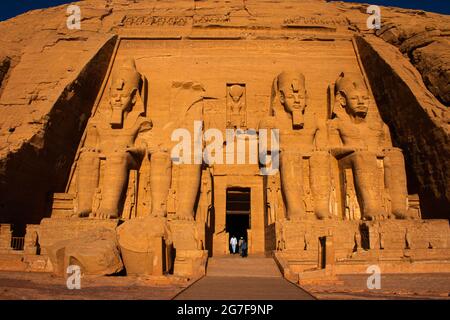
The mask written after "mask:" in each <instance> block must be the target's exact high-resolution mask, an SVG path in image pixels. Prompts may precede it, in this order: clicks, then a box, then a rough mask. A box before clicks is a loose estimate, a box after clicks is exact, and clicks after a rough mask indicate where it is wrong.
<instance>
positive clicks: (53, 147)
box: [0, 0, 450, 224]
mask: <svg viewBox="0 0 450 320" xmlns="http://www.w3.org/2000/svg"><path fill="white" fill-rule="evenodd" d="M76 4H77V5H79V6H80V7H81V16H82V21H81V29H80V30H69V29H68V28H67V26H66V20H67V13H66V8H67V5H63V6H59V7H54V8H49V9H44V10H35V11H31V12H28V13H26V14H23V15H20V16H18V17H15V18H13V19H10V20H8V21H4V22H1V23H0V33H1V34H2V37H1V39H0V48H1V49H0V222H8V223H11V222H13V223H18V224H20V223H38V222H39V221H40V219H41V218H42V217H44V216H46V215H48V213H49V205H50V202H51V201H50V199H51V195H52V193H53V192H61V191H64V188H65V184H66V182H67V177H68V174H69V171H70V166H71V163H72V162H73V158H74V156H75V152H76V149H77V147H78V143H79V141H80V138H81V136H82V133H83V131H84V128H85V125H86V121H87V119H88V118H89V116H90V112H91V110H92V107H93V105H94V102H95V99H96V96H97V93H98V90H99V88H100V86H101V84H102V81H103V78H104V76H105V73H106V70H107V68H108V64H109V60H110V58H111V56H112V54H113V52H114V45H115V43H116V40H117V36H118V35H120V34H121V33H123V32H124V31H123V30H124V29H126V28H127V27H128V26H129V25H133V26H134V27H135V28H136V26H137V27H139V26H142V27H151V28H159V29H158V30H160V32H161V34H164V33H167V34H173V33H174V32H172V31H173V29H174V28H176V32H175V33H176V34H178V35H181V36H185V35H189V34H191V33H192V32H194V31H195V30H198V29H208V28H216V29H217V28H218V27H217V26H218V25H220V24H221V23H223V22H226V23H228V24H229V25H230V26H229V27H228V29H227V28H223V30H224V31H223V33H224V34H225V35H226V34H227V30H230V29H231V28H233V29H234V30H241V34H240V37H242V38H250V39H251V38H252V37H254V34H253V32H254V31H255V30H272V29H273V30H280V29H282V30H284V29H283V28H288V27H295V23H293V22H295V21H297V20H298V21H300V22H304V21H305V19H309V22H310V23H317V21H322V22H323V21H326V23H327V25H331V28H337V27H339V28H345V29H346V32H350V33H353V34H354V35H355V36H356V37H357V38H358V41H357V44H358V47H359V49H360V51H361V58H362V63H363V66H364V68H365V69H366V73H367V74H368V78H369V80H370V82H371V85H372V87H373V91H374V96H375V98H376V100H377V103H378V105H379V107H380V113H381V115H382V117H383V119H384V120H385V122H386V123H388V124H389V127H390V129H391V132H392V135H393V138H394V141H395V142H396V144H397V145H398V146H400V147H402V148H403V149H404V150H405V156H406V160H407V163H408V172H409V188H410V192H418V193H419V194H420V195H421V200H422V207H423V208H422V209H423V210H424V216H425V217H446V218H448V217H449V216H450V212H449V209H448V208H450V179H449V178H448V177H449V176H450V160H449V159H450V154H449V153H450V151H449V148H450V147H449V145H450V144H449V113H448V105H449V103H450V84H449V77H450V71H449V69H450V53H449V52H450V50H449V49H450V42H449V35H450V17H449V16H445V15H438V14H434V13H428V12H423V11H416V10H405V9H399V8H386V7H382V11H381V14H382V28H381V29H380V30H377V31H376V32H374V31H373V30H367V26H366V20H367V16H368V15H367V13H366V8H367V5H363V4H348V3H342V2H326V1H321V0H303V1H298V0H296V1H294V0H292V1H288V0H286V1H283V0H271V1H268V0H229V1H225V0H215V1H212V0H195V1H194V0H163V1H161V0H160V1H156V0H149V1H137V0H136V1H125V0H87V1H80V2H77V3H76ZM305 17H306V18H305ZM294 20H295V21H294ZM298 21H297V22H298ZM319 24H320V23H319ZM286 25H287V26H286ZM319 29H320V28H319ZM330 30H331V29H330ZM128 32H130V31H128ZM318 34H319V36H320V30H319V31H318ZM271 37H272V38H277V37H278V38H280V37H281V38H283V37H284V38H286V36H285V35H280V33H277V34H276V35H271ZM284 38H283V39H284Z"/></svg>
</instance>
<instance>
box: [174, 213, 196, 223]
mask: <svg viewBox="0 0 450 320" xmlns="http://www.w3.org/2000/svg"><path fill="white" fill-rule="evenodd" d="M177 220H183V221H194V217H193V216H192V215H187V214H179V215H177Z"/></svg>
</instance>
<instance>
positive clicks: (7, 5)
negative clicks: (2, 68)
mask: <svg viewBox="0 0 450 320" xmlns="http://www.w3.org/2000/svg"><path fill="white" fill-rule="evenodd" d="M344 1H345V2H355V1H346V0H344ZM70 2H74V1H73V0H72V1H67V0H2V1H0V21H2V20H6V19H9V18H11V17H14V16H17V15H18V14H21V13H24V12H26V11H28V10H31V9H39V8H47V7H53V6H56V5H60V4H64V3H70ZM361 2H365V3H370V4H378V5H386V6H395V7H401V8H411V9H422V10H425V11H433V12H440V13H445V14H449V15H450V0H369V1H364V0H361Z"/></svg>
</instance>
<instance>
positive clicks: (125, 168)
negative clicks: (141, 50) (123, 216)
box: [75, 59, 152, 219]
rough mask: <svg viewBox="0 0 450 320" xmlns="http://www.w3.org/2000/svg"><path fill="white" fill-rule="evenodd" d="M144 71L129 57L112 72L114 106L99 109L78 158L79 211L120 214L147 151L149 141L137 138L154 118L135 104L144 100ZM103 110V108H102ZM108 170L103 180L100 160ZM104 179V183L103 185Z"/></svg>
mask: <svg viewBox="0 0 450 320" xmlns="http://www.w3.org/2000/svg"><path fill="white" fill-rule="evenodd" d="M141 81H142V79H141V75H140V74H139V73H138V71H137V70H136V65H135V62H134V60H133V59H127V60H125V61H124V62H123V64H121V65H120V66H119V67H118V68H117V69H115V70H114V72H113V74H112V81H111V87H110V91H109V95H110V100H109V105H110V108H109V109H108V110H105V111H103V110H99V112H98V114H96V115H95V116H94V117H93V118H92V119H91V120H90V121H89V123H88V127H87V135H86V140H85V143H84V146H83V148H82V149H81V152H80V158H79V160H78V175H77V177H78V179H77V208H76V212H75V213H76V215H77V216H79V217H84V216H88V215H90V214H91V216H93V217H98V218H104V219H108V218H118V217H119V214H120V212H119V211H120V208H121V205H122V200H123V195H124V191H125V189H126V186H127V183H128V175H129V170H131V169H138V168H139V164H140V162H141V160H142V158H143V156H144V154H145V152H146V144H145V142H143V141H141V142H138V141H136V138H137V136H138V134H139V133H140V132H143V131H147V130H150V129H151V128H152V122H151V120H150V119H148V118H146V117H144V116H143V115H142V110H140V108H135V106H136V104H137V102H138V101H139V102H140V103H142V101H141V100H140V96H139V88H140V87H141V85H142V84H141ZM101 111H103V112H101ZM101 160H104V162H105V165H104V172H103V175H102V181H100V167H101V166H100V162H101ZM99 183H101V185H99ZM98 188H100V193H101V200H100V204H99V208H98V210H96V212H93V210H92V206H93V197H94V194H96V193H97V192H98Z"/></svg>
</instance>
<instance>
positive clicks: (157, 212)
mask: <svg viewBox="0 0 450 320" xmlns="http://www.w3.org/2000/svg"><path fill="white" fill-rule="evenodd" d="M152 216H153V217H155V218H165V217H166V216H167V213H166V212H165V211H163V210H155V211H152Z"/></svg>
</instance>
